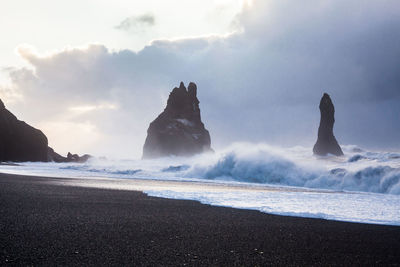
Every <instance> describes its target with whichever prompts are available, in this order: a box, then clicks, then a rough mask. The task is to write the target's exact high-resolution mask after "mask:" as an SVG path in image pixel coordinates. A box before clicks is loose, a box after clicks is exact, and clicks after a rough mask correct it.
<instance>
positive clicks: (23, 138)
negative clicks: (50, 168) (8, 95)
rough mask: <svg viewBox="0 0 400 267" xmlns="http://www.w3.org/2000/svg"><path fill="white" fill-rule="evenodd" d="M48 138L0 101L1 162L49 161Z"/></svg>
mask: <svg viewBox="0 0 400 267" xmlns="http://www.w3.org/2000/svg"><path fill="white" fill-rule="evenodd" d="M47 147H48V146H47V137H46V136H45V135H44V134H43V133H42V131H40V130H38V129H36V128H33V127H32V126H30V125H28V124H26V123H25V122H23V121H20V120H18V119H17V117H15V116H14V115H13V114H12V113H11V112H10V111H8V110H7V109H6V107H5V106H4V104H3V102H2V101H1V100H0V161H14V162H22V161H47Z"/></svg>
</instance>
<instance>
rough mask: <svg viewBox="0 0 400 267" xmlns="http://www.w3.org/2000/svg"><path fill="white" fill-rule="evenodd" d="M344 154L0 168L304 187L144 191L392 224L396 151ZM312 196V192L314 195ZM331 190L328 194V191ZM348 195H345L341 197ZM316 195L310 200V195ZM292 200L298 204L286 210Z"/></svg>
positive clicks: (395, 220)
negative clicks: (249, 189)
mask: <svg viewBox="0 0 400 267" xmlns="http://www.w3.org/2000/svg"><path fill="white" fill-rule="evenodd" d="M343 150H344V152H345V156H344V157H334V156H327V157H315V156H313V155H312V150H311V149H310V148H304V147H294V148H285V149H283V148H278V147H273V146H269V145H266V144H249V143H238V144H234V145H232V146H230V147H229V148H227V149H225V150H222V151H218V152H216V153H214V154H206V155H199V156H195V157H192V158H179V157H170V158H163V159H155V160H111V159H98V158H93V159H91V160H89V161H88V162H87V163H84V164H79V163H62V164H56V163H23V164H21V166H7V165H2V166H0V171H2V172H9V173H17V174H33V175H47V176H55V177H77V178H86V177H107V178H123V179H139V178H140V179H151V180H170V181H171V180H172V181H185V182H191V181H192V182H193V181H194V182H207V183H225V184H228V185H229V184H235V185H241V184H243V185H246V186H248V185H253V186H261V187H262V186H270V187H271V186H272V187H280V188H282V187H283V188H286V187H289V188H290V187H296V188H310V189H315V190H316V191H315V190H312V191H313V192H314V193H310V192H308V191H307V190H303V191H296V190H295V191H293V190H286V191H285V190H279V191H278V192H275V193H271V192H267V193H265V192H263V193H260V192H258V193H256V192H255V191H250V192H246V193H243V191H240V192H238V191H234V190H233V191H231V192H230V193H229V194H228V193H226V192H224V193H223V194H222V193H220V194H216V193H215V192H214V191H212V190H211V191H207V190H205V191H201V190H200V191H198V190H197V191H195V192H193V191H191V190H190V189H187V188H186V189H185V190H182V189H180V190H175V189H173V190H169V189H168V190H165V188H164V189H162V190H161V189H157V190H147V191H146V192H148V193H149V194H150V195H155V196H161V197H169V198H182V199H194V200H199V201H201V202H203V203H208V204H213V205H222V206H231V207H237V208H249V209H257V210H260V211H263V212H269V213H276V214H283V215H297V216H300V215H301V216H306V217H319V218H326V219H336V220H346V221H357V222H371V223H387V224H400V211H399V208H398V207H399V206H400V153H396V152H379V151H365V150H361V149H359V148H357V147H355V146H344V147H343ZM315 192H317V193H315ZM332 192H334V193H332ZM347 192H352V193H347ZM315 194H316V195H315ZM293 203H298V204H296V205H294V204H293Z"/></svg>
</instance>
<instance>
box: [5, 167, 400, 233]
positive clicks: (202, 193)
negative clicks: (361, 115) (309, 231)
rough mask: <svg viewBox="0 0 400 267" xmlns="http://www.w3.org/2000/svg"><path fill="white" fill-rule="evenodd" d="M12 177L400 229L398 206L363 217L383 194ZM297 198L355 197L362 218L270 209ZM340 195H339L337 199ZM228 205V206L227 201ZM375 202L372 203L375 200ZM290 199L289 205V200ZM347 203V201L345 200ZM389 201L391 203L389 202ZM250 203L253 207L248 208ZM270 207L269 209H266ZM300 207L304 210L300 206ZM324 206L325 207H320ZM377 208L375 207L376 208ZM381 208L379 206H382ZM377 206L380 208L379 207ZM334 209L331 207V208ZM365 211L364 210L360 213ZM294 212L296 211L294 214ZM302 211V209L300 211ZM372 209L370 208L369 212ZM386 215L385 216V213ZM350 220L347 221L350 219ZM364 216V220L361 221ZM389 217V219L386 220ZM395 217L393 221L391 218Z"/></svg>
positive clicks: (198, 182) (91, 178)
mask: <svg viewBox="0 0 400 267" xmlns="http://www.w3.org/2000/svg"><path fill="white" fill-rule="evenodd" d="M1 173H3V174H6V175H7V174H10V175H16V176H26V177H33V178H35V177H42V178H47V182H46V183H49V184H52V185H60V186H70V187H83V188H96V189H105V190H122V191H126V190H127V191H137V192H141V193H144V194H146V195H147V196H150V197H159V198H164V199H176V200H189V201H196V202H199V203H200V204H204V205H211V206H215V207H226V208H233V209H242V210H255V211H259V212H262V213H265V214H273V215H278V216H288V217H295V218H315V219H322V220H331V221H338V222H350V223H362V224H373V225H389V226H400V222H399V220H398V215H396V214H397V209H396V208H395V206H393V205H391V206H389V207H386V206H382V205H381V206H380V207H379V208H381V209H382V210H384V213H385V215H381V217H379V215H378V216H377V217H368V216H363V215H362V211H363V210H362V208H364V209H365V208H366V207H369V206H368V205H365V204H362V203H364V202H362V201H361V200H360V199H359V197H362V199H363V200H364V201H367V203H370V204H373V202H374V201H373V199H375V198H376V197H378V199H376V200H378V201H379V202H377V203H384V202H380V201H381V200H380V197H379V194H376V193H368V192H357V191H354V192H353V191H348V192H347V191H333V190H328V189H317V188H302V187H292V186H273V185H266V184H252V183H243V182H237V183H231V182H226V181H223V180H222V181H218V180H211V181H208V180H204V181H203V180H177V179H157V178H132V179H130V178H115V177H105V176H88V177H79V176H72V175H71V176H70V177H67V175H63V176H60V175H58V176H50V175H49V174H43V175H39V174H37V173H35V174H29V175H26V174H21V173H4V172H0V174H1ZM231 194H233V195H235V196H241V197H239V199H240V200H241V201H242V202H240V201H239V202H236V203H235V201H233V202H232V199H231V198H230V197H229V196H230V195H231ZM246 194H249V195H248V196H251V197H250V198H251V199H252V200H250V202H247V201H248V200H246V198H243V195H246ZM293 194H296V195H297V194H301V195H304V196H308V197H311V199H308V201H311V202H308V201H307V200H306V201H303V200H302V198H304V197H301V198H300V199H297V196H296V197H295V199H297V200H296V201H301V202H300V203H301V204H297V206H298V207H300V206H301V205H307V206H308V205H310V207H313V205H315V198H316V197H317V198H318V199H320V201H323V199H326V198H327V197H328V196H329V199H331V200H330V201H328V202H325V204H327V205H332V203H333V202H332V201H336V202H338V203H340V201H341V200H343V197H344V198H347V197H346V195H355V196H356V199H358V200H357V201H358V202H359V203H354V204H355V205H361V206H358V210H357V212H358V214H357V215H351V213H349V211H347V210H346V211H342V212H341V213H340V212H339V213H338V211H333V212H332V213H331V212H330V210H329V208H328V209H326V210H325V211H324V210H323V209H322V210H321V211H320V212H315V211H312V208H311V209H309V210H310V212H308V211H307V209H308V208H300V209H303V210H304V211H303V212H301V211H300V212H299V211H297V210H296V208H293V207H292V208H289V209H285V208H283V209H282V208H278V209H276V208H270V205H272V207H274V205H275V206H276V204H274V203H282V204H281V205H283V206H282V207H284V206H285V205H289V206H292V205H293V203H291V202H290V201H293V199H291V196H293ZM335 194H338V195H335ZM225 196H228V197H227V201H228V202H226V200H225V199H226V198H225ZM254 196H258V197H256V198H260V197H261V198H263V201H264V202H260V203H257V204H256V205H255V206H254V205H253V204H251V203H252V202H251V201H254V199H255V198H254ZM383 196H385V198H388V197H389V196H390V195H389V196H388V195H383ZM371 198H372V199H371ZM286 199H288V201H287V200H286ZM345 201H347V200H346V199H345ZM386 201H388V200H386ZM395 201H397V199H395ZM245 203H250V204H245ZM263 203H269V204H267V206H265V207H264V206H263V205H265V204H263ZM299 205H300V206H299ZM320 205H321V204H320ZM373 205H375V204H373ZM378 206H379V205H378ZM378 206H377V207H378ZM327 207H330V206H327ZM331 208H332V209H333V210H335V209H336V206H335V205H334V206H332V207H331ZM360 208H361V209H360ZM291 209H292V211H291ZM297 209H298V208H297ZM367 209H369V208H367ZM365 212H370V211H369V210H365ZM382 214H383V213H382ZM346 216H347V217H346ZM360 216H361V217H360ZM385 216H386V217H385ZM388 216H395V217H392V218H393V219H391V218H389V217H388Z"/></svg>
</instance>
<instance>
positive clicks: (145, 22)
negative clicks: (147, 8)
mask: <svg viewBox="0 0 400 267" xmlns="http://www.w3.org/2000/svg"><path fill="white" fill-rule="evenodd" d="M155 24H156V19H155V17H154V15H152V14H143V15H140V16H132V17H129V18H126V19H124V20H123V21H121V23H120V24H119V25H117V26H115V27H114V28H115V29H118V30H124V31H141V30H143V29H144V28H147V27H152V26H154V25H155Z"/></svg>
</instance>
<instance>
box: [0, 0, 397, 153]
mask: <svg viewBox="0 0 400 267" xmlns="http://www.w3.org/2000/svg"><path fill="white" fill-rule="evenodd" d="M237 21H238V23H239V24H240V26H241V27H240V28H241V30H240V31H238V32H236V33H234V34H230V35H228V36H208V37H198V38H187V39H180V40H157V41H154V42H152V43H151V44H150V45H148V46H147V47H145V48H144V49H143V50H141V51H139V52H137V53H136V52H133V51H131V50H120V51H111V50H109V49H108V48H107V47H105V46H103V45H99V44H97V45H89V46H87V47H85V48H69V49H65V50H61V51H59V52H55V53H52V54H47V55H41V54H38V53H37V52H34V50H33V49H21V50H19V51H20V55H21V56H22V57H23V58H24V59H25V60H27V61H28V62H29V63H30V64H31V65H32V67H33V68H32V69H26V68H22V69H11V70H9V76H10V79H11V85H10V86H9V87H7V88H12V90H13V92H17V93H18V94H20V95H22V96H23V100H21V101H23V102H17V101H14V102H13V103H12V104H11V106H10V105H8V104H7V99H5V101H4V102H5V104H6V105H7V106H10V107H11V108H12V109H11V110H12V111H16V112H17V113H18V114H20V115H21V116H22V117H23V118H24V119H25V120H27V121H29V122H31V121H32V122H34V123H36V124H37V125H39V124H42V125H54V124H51V122H65V124H64V125H67V126H71V127H70V128H68V127H67V126H65V127H63V129H64V130H63V132H65V133H66V134H65V135H64V136H62V137H60V136H59V135H56V134H54V135H53V136H49V139H50V140H54V141H53V142H54V144H55V148H56V149H57V148H59V150H62V151H65V150H68V144H69V143H68V142H67V141H63V140H68V136H69V134H68V132H71V133H72V132H74V128H73V127H72V126H73V125H80V126H82V125H90V127H86V126H85V127H86V128H85V129H86V134H88V130H87V129H92V130H93V129H95V132H96V136H101V140H102V141H101V145H99V144H98V143H97V144H96V145H94V144H92V143H82V145H81V146H80V147H81V149H82V151H77V152H81V153H82V152H90V153H93V154H112V155H119V156H124V157H133V156H137V157H139V156H140V153H141V149H142V145H143V142H144V139H145V136H146V130H147V127H148V124H149V122H151V121H152V120H153V119H154V118H155V117H156V116H157V115H158V114H159V113H160V112H161V111H162V110H163V108H164V106H165V103H166V99H167V97H168V94H169V91H170V90H171V89H172V88H173V87H174V86H177V85H178V84H179V82H180V81H181V80H183V81H184V82H185V83H186V84H187V83H188V82H189V81H194V82H196V83H197V85H198V94H199V99H200V101H201V103H200V107H201V110H202V118H203V120H204V122H205V125H206V127H207V128H208V129H209V130H210V133H211V138H212V143H213V145H214V147H221V146H224V145H227V144H228V143H230V142H233V141H243V140H246V141H255V142H261V141H266V142H270V143H274V144H283V145H297V144H299V145H312V144H313V142H315V139H316V133H317V127H318V123H319V110H318V104H319V100H320V97H321V96H322V93H323V92H328V93H330V94H331V96H332V98H333V101H334V104H335V106H336V125H335V133H336V137H337V139H338V140H339V141H340V142H341V143H347V144H358V145H360V146H367V147H374V148H383V147H386V148H392V149H395V148H397V149H399V148H400V143H399V139H400V136H399V134H398V133H399V132H400V105H399V103H400V73H399V68H398V66H399V65H400V35H399V32H400V6H399V5H398V4H397V1H395V0H382V1H366V2H365V3H363V5H360V4H359V2H358V1H356V0H350V1H349V0H347V1H344V0H326V1H318V0H307V1H302V2H301V3H297V2H296V3H294V2H293V1H289V0H282V1H272V0H271V1H254V2H253V4H252V5H249V6H246V7H245V8H244V9H243V11H242V13H241V14H240V15H239V16H238V18H237ZM3 89H4V88H3ZM1 92H2V91H1V90H0V93H1ZM1 96H2V97H5V98H7V96H4V95H3V94H2V95H1ZM74 107H91V108H86V110H85V112H76V110H74ZM93 107H95V108H93ZM98 107H103V108H98ZM104 107H117V108H104ZM46 123H47V124H46ZM46 127H47V126H46ZM81 128H82V127H81ZM77 129H79V128H77ZM44 131H45V132H46V129H44ZM93 131H94V130H93ZM58 134H59V133H58ZM74 136H75V135H74ZM76 139H77V138H74V141H76ZM82 142H85V141H82ZM63 144H64V145H63ZM85 144H86V145H85Z"/></svg>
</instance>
